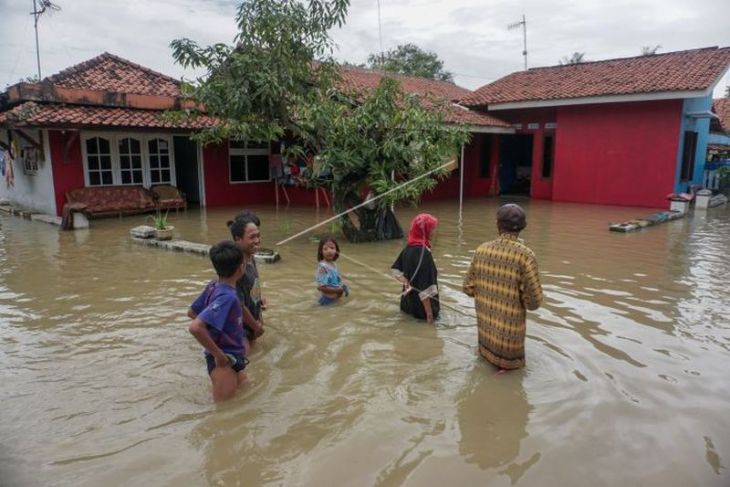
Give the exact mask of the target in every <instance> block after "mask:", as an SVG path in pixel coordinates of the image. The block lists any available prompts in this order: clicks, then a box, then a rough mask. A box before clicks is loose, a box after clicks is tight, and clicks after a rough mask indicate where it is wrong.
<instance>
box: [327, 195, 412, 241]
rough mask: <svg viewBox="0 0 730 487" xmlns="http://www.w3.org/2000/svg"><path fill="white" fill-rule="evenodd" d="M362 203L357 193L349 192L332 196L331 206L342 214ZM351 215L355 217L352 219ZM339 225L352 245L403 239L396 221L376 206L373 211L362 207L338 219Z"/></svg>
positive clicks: (386, 210)
mask: <svg viewBox="0 0 730 487" xmlns="http://www.w3.org/2000/svg"><path fill="white" fill-rule="evenodd" d="M362 202H363V199H362V198H361V197H360V196H359V195H358V194H357V193H355V192H353V191H349V192H347V193H346V194H345V195H337V194H335V195H333V202H332V204H333V206H334V209H335V211H336V212H337V213H342V212H344V211H347V210H349V209H350V208H353V207H355V206H357V205H359V204H361V203H362ZM352 215H354V216H355V218H354V219H353V217H352ZM354 220H356V221H354ZM340 223H341V224H342V233H343V234H344V235H345V238H347V240H349V241H350V242H353V243H358V242H374V241H377V240H390V239H397V238H402V237H403V230H402V229H401V228H400V225H399V224H398V220H397V219H396V218H395V215H393V213H392V212H390V209H388V208H385V209H381V208H378V207H377V206H376V207H375V208H374V209H369V208H367V207H366V206H362V207H360V208H358V209H356V210H355V211H352V212H350V213H348V214H346V215H343V216H342V217H340Z"/></svg>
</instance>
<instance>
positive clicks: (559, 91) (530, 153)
mask: <svg viewBox="0 0 730 487" xmlns="http://www.w3.org/2000/svg"><path fill="white" fill-rule="evenodd" d="M728 64H730V48H720V49H718V48H716V47H713V48H705V49H695V50H690V51H680V52H670V53H666V54H656V55H651V56H639V57H631V58H622V59H611V60H606V61H596V62H585V63H580V64H574V65H565V66H552V67H545V68H532V69H529V70H527V71H520V72H517V73H512V74H510V75H508V76H505V77H504V78H501V79H499V80H497V81H495V82H493V83H491V84H488V85H486V86H483V87H482V88H479V89H478V90H476V91H475V92H474V93H473V94H471V95H468V96H466V97H465V98H463V99H462V104H464V105H466V106H468V107H470V108H472V109H475V110H481V111H486V112H488V113H490V114H492V115H494V116H496V117H499V118H500V119H503V120H506V121H508V122H509V123H510V124H512V126H513V127H514V128H515V130H516V134H515V135H513V136H503V137H501V142H500V174H499V182H500V192H501V193H524V194H529V195H531V196H532V197H534V198H540V199H550V200H555V201H572V202H581V203H601V204H612V205H628V206H646V207H657V208H664V207H666V206H667V202H666V195H667V194H668V193H671V192H674V191H686V190H687V188H688V186H689V185H691V184H701V182H702V175H703V171H704V159H705V151H706V146H707V137H708V133H709V120H710V119H711V118H712V117H713V115H712V114H711V112H710V108H711V95H712V90H713V89H714V87H715V85H716V84H717V83H718V81H719V80H720V79H721V78H722V76H723V75H724V73H725V72H726V71H727V68H728Z"/></svg>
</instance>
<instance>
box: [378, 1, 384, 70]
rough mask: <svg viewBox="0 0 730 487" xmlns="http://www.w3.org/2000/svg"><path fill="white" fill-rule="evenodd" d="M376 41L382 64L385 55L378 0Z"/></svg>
mask: <svg viewBox="0 0 730 487" xmlns="http://www.w3.org/2000/svg"><path fill="white" fill-rule="evenodd" d="M378 41H379V42H380V62H381V64H382V63H383V61H385V55H384V53H383V26H382V24H381V21H380V0H378ZM381 68H382V66H381Z"/></svg>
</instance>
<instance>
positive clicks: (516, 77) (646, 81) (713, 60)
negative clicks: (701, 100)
mask: <svg viewBox="0 0 730 487" xmlns="http://www.w3.org/2000/svg"><path fill="white" fill-rule="evenodd" d="M728 63H730V48H728V47H724V48H717V47H708V48H704V49H693V50H690V51H677V52H669V53H665V54H655V55H652V56H638V57H630V58H621V59H609V60H605V61H595V62H585V63H580V64H570V65H565V66H551V67H545V68H532V69H529V70H527V71H520V72H516V73H512V74H510V75H508V76H505V77H504V78H501V79H499V80H497V81H495V82H493V83H490V84H488V85H486V86H483V87H481V88H479V89H478V90H476V91H475V92H474V93H472V94H470V95H467V96H465V97H464V98H463V99H462V103H464V104H465V105H469V106H486V105H490V104H499V103H514V102H528V101H543V100H565V99H573V98H583V97H593V96H609V95H629V94H640V93H658V92H667V91H697V90H705V89H707V88H709V87H710V86H711V85H712V84H713V83H714V82H715V81H717V80H718V78H719V77H720V76H722V74H723V73H724V72H725V70H726V69H727V67H728Z"/></svg>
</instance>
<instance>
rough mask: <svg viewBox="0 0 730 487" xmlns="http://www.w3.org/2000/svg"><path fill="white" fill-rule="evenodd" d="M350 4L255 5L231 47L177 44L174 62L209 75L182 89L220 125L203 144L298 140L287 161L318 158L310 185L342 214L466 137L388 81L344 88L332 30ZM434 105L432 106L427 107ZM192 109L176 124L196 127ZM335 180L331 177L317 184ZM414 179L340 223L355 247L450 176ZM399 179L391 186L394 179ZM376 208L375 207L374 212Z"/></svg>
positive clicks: (278, 1)
mask: <svg viewBox="0 0 730 487" xmlns="http://www.w3.org/2000/svg"><path fill="white" fill-rule="evenodd" d="M348 6H349V1H348V0H330V1H326V0H310V1H309V4H308V5H304V4H301V3H299V2H298V1H297V0H251V1H248V2H244V3H243V4H242V5H241V6H240V7H239V9H238V13H237V17H236V20H237V24H238V29H239V33H238V35H237V36H236V38H235V45H234V46H228V45H224V44H215V45H212V46H207V47H200V46H198V45H197V44H196V43H195V42H193V41H191V40H189V39H180V40H176V41H173V43H172V48H173V56H174V58H175V60H176V61H177V62H178V63H180V64H182V65H183V66H185V67H194V68H203V69H204V70H205V71H206V74H205V75H203V76H201V77H199V78H197V79H196V80H194V81H193V82H192V83H187V84H185V85H184V86H183V91H184V93H185V94H186V95H188V96H190V97H191V98H192V99H193V100H195V101H197V102H198V106H204V107H205V115H208V116H212V117H215V118H216V120H217V123H216V124H215V125H213V126H211V127H210V128H208V129H205V130H202V131H200V132H199V133H197V134H196V136H195V137H196V138H197V139H198V140H200V141H202V142H204V143H210V142H222V141H224V140H227V139H234V140H257V141H269V140H277V139H279V138H282V137H286V138H287V139H292V140H295V141H297V144H296V145H294V146H291V147H288V148H287V151H286V153H285V154H284V155H285V157H287V156H289V155H293V156H299V157H301V156H305V155H307V154H314V155H315V174H314V175H313V176H311V177H310V179H309V181H310V183H311V184H312V185H314V186H322V187H326V188H328V189H330V190H331V192H332V194H333V200H334V201H333V203H334V207H335V210H336V211H337V212H342V211H345V210H347V209H350V208H353V207H355V206H357V205H358V204H360V203H362V202H363V201H364V197H365V194H366V193H367V192H368V191H370V192H371V193H372V194H374V195H379V194H383V193H385V192H386V191H388V190H390V189H393V188H395V186H396V185H398V184H399V182H403V181H407V180H412V179H414V178H417V177H418V176H420V175H422V174H424V173H425V172H427V171H431V170H433V169H435V168H437V167H439V166H440V165H442V164H443V163H444V162H445V161H446V160H448V159H449V158H450V156H452V155H454V154H456V152H457V150H458V146H459V145H460V144H462V143H464V142H465V141H466V140H467V138H468V134H467V132H466V131H465V130H464V129H463V128H459V127H448V126H446V125H445V124H444V117H443V110H445V109H447V106H448V105H446V104H444V105H441V104H440V103H441V101H439V100H433V99H429V100H422V99H419V98H418V97H416V96H414V95H410V94H404V93H403V92H402V91H401V90H400V87H399V85H398V83H397V82H396V81H395V80H393V79H389V78H384V79H383V80H382V81H381V82H380V84H379V86H378V87H377V88H376V89H375V90H374V91H373V92H371V93H356V92H348V91H346V90H344V89H342V86H343V85H342V84H339V83H338V81H339V75H338V66H337V64H336V63H334V61H333V60H332V59H331V48H332V41H331V39H330V37H329V35H328V31H329V30H330V29H331V28H333V27H335V26H341V25H342V24H343V23H344V21H345V18H346V14H347V8H348ZM426 106H427V107H428V109H426V108H424V107H426ZM201 115H203V113H200V112H198V111H195V110H191V111H186V112H177V113H176V114H173V115H171V116H172V117H173V118H183V119H187V120H191V121H192V120H194V119H195V118H196V117H198V116H201ZM327 173H331V174H332V177H319V176H321V175H322V174H327ZM444 173H445V172H444V171H437V172H436V173H434V174H433V175H432V176H429V177H424V178H421V179H418V180H417V181H416V182H414V183H412V184H409V185H407V186H404V187H402V188H400V189H398V190H396V191H393V192H392V193H389V194H388V195H387V196H385V197H383V198H381V199H379V200H377V201H376V202H375V204H374V205H372V207H366V206H364V207H361V208H358V209H357V210H356V211H354V212H353V213H352V215H354V217H353V218H351V217H350V216H345V217H343V218H342V220H341V224H342V229H343V232H344V233H345V236H347V237H348V239H350V240H352V241H367V240H376V239H379V238H384V236H383V235H382V234H379V233H378V232H377V230H376V227H377V224H378V221H379V220H382V219H383V218H384V216H385V215H386V214H387V211H388V205H390V204H393V203H397V202H401V201H416V200H417V199H418V198H419V196H420V195H421V194H422V193H423V192H424V191H427V190H429V189H430V188H432V187H433V186H434V185H435V184H436V178H438V177H439V176H443V175H444ZM393 174H394V175H395V181H394V180H393ZM368 206H370V205H368Z"/></svg>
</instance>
